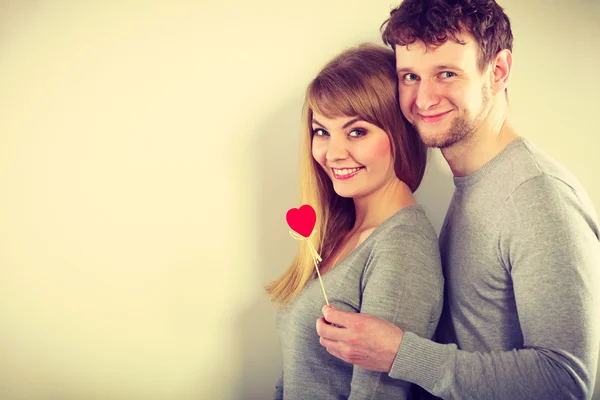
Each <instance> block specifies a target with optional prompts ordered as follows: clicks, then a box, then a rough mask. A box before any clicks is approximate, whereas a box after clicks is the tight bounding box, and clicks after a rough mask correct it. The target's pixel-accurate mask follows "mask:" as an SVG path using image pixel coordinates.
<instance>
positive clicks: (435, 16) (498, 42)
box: [381, 0, 513, 70]
mask: <svg viewBox="0 0 600 400" xmlns="http://www.w3.org/2000/svg"><path fill="white" fill-rule="evenodd" d="M381 28H382V30H383V33H382V38H383V41H384V43H385V44H386V45H389V46H391V47H392V48H395V45H399V46H407V45H409V44H412V43H414V42H415V41H417V40H420V41H422V42H423V43H425V45H426V46H427V47H437V46H440V45H442V44H444V43H445V42H446V41H447V40H452V41H453V42H456V43H459V44H465V42H464V41H461V40H460V39H459V38H458V37H457V35H458V34H460V33H464V32H468V33H470V34H471V35H473V37H474V38H475V41H476V43H477V44H478V46H479V60H478V65H479V68H480V70H483V69H484V68H485V67H486V66H487V65H488V64H489V63H490V62H491V61H492V60H493V59H494V57H495V56H496V54H498V52H499V51H501V50H504V49H508V50H511V51H512V41H513V36H512V32H511V29H510V21H509V19H508V16H507V15H506V14H505V13H504V10H503V9H502V7H500V6H499V5H498V4H497V3H496V2H495V1H494V0H404V1H403V2H402V4H400V6H398V8H396V9H394V10H392V11H391V13H390V18H388V19H387V20H386V21H385V22H384V23H383V25H382V26H381Z"/></svg>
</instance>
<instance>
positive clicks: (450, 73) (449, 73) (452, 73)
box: [440, 71, 456, 78]
mask: <svg viewBox="0 0 600 400" xmlns="http://www.w3.org/2000/svg"><path fill="white" fill-rule="evenodd" d="M440 76H441V77H442V78H452V77H453V76H456V74H455V73H454V72H450V71H444V72H442V73H441V74H440Z"/></svg>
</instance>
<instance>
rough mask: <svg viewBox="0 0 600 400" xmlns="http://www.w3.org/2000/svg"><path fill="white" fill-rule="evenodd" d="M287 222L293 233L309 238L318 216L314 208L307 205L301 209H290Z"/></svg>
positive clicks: (286, 218) (286, 215) (286, 216)
mask: <svg viewBox="0 0 600 400" xmlns="http://www.w3.org/2000/svg"><path fill="white" fill-rule="evenodd" d="M285 220H286V221H287V223H288V225H289V226H290V228H292V230H293V231H295V232H297V233H299V234H300V235H302V236H304V237H309V236H310V234H311V233H312V231H313V228H314V227H315V223H316V222H317V214H316V213H315V209H314V208H312V207H311V206H310V205H308V204H305V205H303V206H302V207H300V208H290V209H289V210H288V212H287V213H286V214H285Z"/></svg>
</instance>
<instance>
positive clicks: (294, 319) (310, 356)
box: [275, 206, 443, 400]
mask: <svg viewBox="0 0 600 400" xmlns="http://www.w3.org/2000/svg"><path fill="white" fill-rule="evenodd" d="M323 284H324V286H325V289H326V291H327V296H328V298H329V302H330V303H331V304H333V305H335V306H336V307H337V308H338V309H340V310H343V311H349V312H361V313H367V314H371V315H374V316H376V317H379V318H383V319H385V320H388V321H391V322H393V323H394V324H396V325H398V326H399V327H401V328H403V329H406V330H410V331H412V332H416V333H418V334H419V335H421V336H422V337H432V336H433V333H434V332H435V328H436V326H437V323H438V320H439V318H440V314H441V311H442V299H443V277H442V270H441V260H440V256H439V248H438V242H437V236H436V233H435V230H434V229H433V227H432V226H431V224H430V223H429V220H428V219H427V217H426V215H425V213H424V211H423V209H422V208H421V207H420V206H411V207H406V208H404V209H401V210H400V211H398V212H397V213H396V214H394V215H393V216H392V217H390V218H389V219H388V220H386V221H385V222H384V223H382V224H381V225H379V226H378V227H377V228H376V229H375V230H374V231H373V233H372V234H371V235H370V236H369V237H368V238H367V239H366V240H365V241H364V242H363V243H362V244H360V245H359V246H358V247H357V248H356V249H355V250H354V251H352V252H351V253H350V254H349V255H348V256H347V257H346V258H345V259H344V260H342V261H341V262H340V263H339V264H338V265H336V266H335V268H333V269H331V270H330V271H328V272H327V273H326V274H324V275H323ZM324 303H325V300H324V299H323V294H322V293H321V287H320V284H319V281H318V280H316V279H315V280H312V281H311V282H310V283H309V284H308V285H307V286H306V287H305V288H304V289H303V291H302V292H301V293H300V294H299V295H298V296H297V297H296V298H295V299H294V300H293V301H292V302H291V303H290V304H289V305H288V306H287V307H286V308H284V309H282V310H280V311H279V312H278V313H277V329H278V332H279V337H280V340H281V345H282V351H283V374H282V379H280V380H279V382H278V383H277V386H276V387H277V390H276V392H275V398H276V399H281V398H283V397H284V394H285V398H286V399H287V400H294V399H319V400H327V399H346V398H350V399H356V400H358V399H361V400H363V399H391V398H393V399H406V398H410V397H409V396H410V384H409V383H408V382H404V381H399V380H396V379H392V378H390V377H389V376H388V375H387V374H385V373H376V372H371V371H367V370H364V369H362V368H359V367H354V366H353V365H352V364H349V363H346V362H344V361H341V360H339V359H337V358H336V357H334V356H332V355H330V354H329V353H328V352H327V350H326V349H325V348H324V347H323V346H321V345H320V344H319V336H318V335H317V332H316V330H315V323H316V321H317V319H318V318H319V317H321V316H322V313H321V307H323V305H324Z"/></svg>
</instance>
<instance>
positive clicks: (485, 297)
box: [390, 139, 600, 400]
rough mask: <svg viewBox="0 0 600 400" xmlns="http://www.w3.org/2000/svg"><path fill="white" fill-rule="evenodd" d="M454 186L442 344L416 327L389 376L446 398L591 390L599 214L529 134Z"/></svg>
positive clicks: (447, 228)
mask: <svg viewBox="0 0 600 400" xmlns="http://www.w3.org/2000/svg"><path fill="white" fill-rule="evenodd" d="M455 186H456V190H455V193H454V197H453V199H452V202H451V204H450V208H449V210H448V214H447V216H446V220H445V222H444V226H443V228H442V233H441V235H440V250H441V255H442V263H443V266H444V276H445V279H446V292H445V305H444V312H443V315H442V318H441V319H440V324H439V327H438V333H437V335H438V340H439V341H440V342H441V343H455V344H438V343H434V342H432V341H430V340H427V339H423V338H420V337H419V336H418V335H417V334H415V333H410V332H407V333H406V334H405V336H404V338H403V341H402V343H401V344H400V348H399V350H398V354H397V355H396V359H395V360H394V365H393V367H392V371H391V372H390V376H393V377H395V378H398V379H406V380H409V381H411V382H414V383H417V384H419V385H420V386H422V387H423V388H425V389H426V390H428V391H429V392H431V393H433V394H434V395H436V396H439V397H442V398H444V399H465V400H466V399H486V400H487V399H506V400H508V399H510V400H513V399H544V400H545V399H553V400H554V399H585V398H591V396H592V394H593V387H594V380H595V375H596V368H597V361H598V344H599V342H600V335H599V329H600V326H599V321H598V318H599V316H600V310H599V307H598V297H597V296H598V293H599V291H600V287H599V286H598V273H599V269H600V244H599V236H600V232H599V228H598V220H597V216H596V214H595V212H594V209H593V206H592V204H591V201H590V199H589V198H588V196H587V195H586V193H585V192H584V191H583V189H582V188H581V187H580V185H579V183H578V182H577V181H576V179H575V178H574V177H573V176H572V175H571V174H569V173H568V171H566V170H565V169H564V168H562V167H561V166H559V165H558V164H557V163H556V162H555V161H553V160H552V159H550V158H549V157H547V156H546V155H545V154H544V153H542V152H541V151H540V150H539V149H537V148H536V147H534V146H533V145H531V144H530V143H529V142H527V141H525V140H524V139H518V140H516V141H514V142H513V143H511V144H510V145H509V146H507V148H506V149H505V150H504V151H503V152H501V153H500V154H499V155H498V156H496V157H495V158H494V159H492V160H491V161H489V162H488V163H487V164H486V165H485V166H483V167H482V168H481V169H479V170H478V171H476V172H475V173H474V174H472V175H470V176H467V177H462V178H455Z"/></svg>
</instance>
